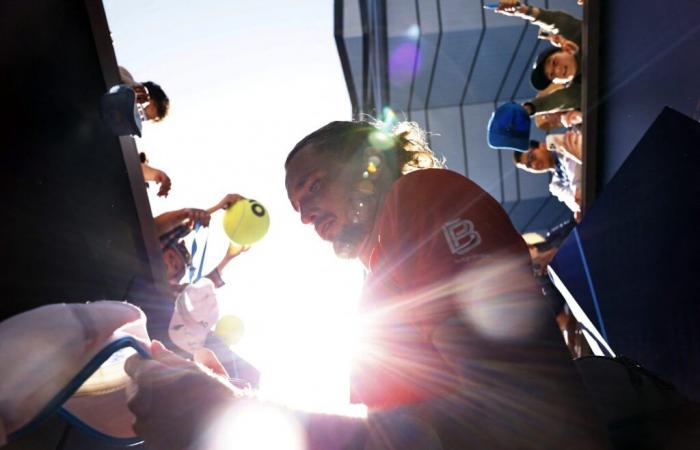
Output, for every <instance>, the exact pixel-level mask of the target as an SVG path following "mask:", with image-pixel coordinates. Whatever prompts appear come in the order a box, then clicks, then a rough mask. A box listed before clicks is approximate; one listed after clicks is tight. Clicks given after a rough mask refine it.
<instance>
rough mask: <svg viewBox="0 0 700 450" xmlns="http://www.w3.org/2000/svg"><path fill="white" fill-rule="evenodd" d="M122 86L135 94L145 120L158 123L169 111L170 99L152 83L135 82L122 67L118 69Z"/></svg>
mask: <svg viewBox="0 0 700 450" xmlns="http://www.w3.org/2000/svg"><path fill="white" fill-rule="evenodd" d="M119 76H120V78H121V82H122V84H127V85H129V86H131V87H132V88H133V89H134V92H136V102H137V103H138V104H139V105H141V107H142V108H143V112H144V115H145V117H146V120H150V121H153V122H160V121H161V120H163V119H164V118H165V117H166V116H167V115H168V112H169V111H170V99H169V98H168V96H167V95H166V94H165V92H164V91H163V89H162V88H161V87H160V86H159V85H158V84H156V83H154V82H152V81H145V82H137V81H134V77H133V76H132V75H131V74H130V73H129V71H128V70H126V69H125V68H123V67H121V66H120V67H119Z"/></svg>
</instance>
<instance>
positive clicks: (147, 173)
mask: <svg viewBox="0 0 700 450" xmlns="http://www.w3.org/2000/svg"><path fill="white" fill-rule="evenodd" d="M141 171H142V172H143V178H144V180H146V181H153V182H154V183H158V184H159V185H160V189H158V196H159V197H167V196H168V192H170V187H171V185H172V183H171V182H170V177H169V176H168V174H167V173H165V172H163V171H162V170H160V169H156V168H155V167H151V166H149V165H148V164H147V163H141Z"/></svg>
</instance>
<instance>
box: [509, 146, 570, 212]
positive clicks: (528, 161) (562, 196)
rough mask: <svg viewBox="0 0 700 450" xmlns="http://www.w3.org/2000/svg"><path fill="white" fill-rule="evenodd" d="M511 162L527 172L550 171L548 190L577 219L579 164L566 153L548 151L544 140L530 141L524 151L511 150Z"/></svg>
mask: <svg viewBox="0 0 700 450" xmlns="http://www.w3.org/2000/svg"><path fill="white" fill-rule="evenodd" d="M513 162H514V163H515V166H516V167H517V168H519V169H522V170H525V171H527V172H531V173H551V174H552V180H551V181H550V183H549V191H550V192H551V193H552V195H554V196H555V197H557V198H558V199H559V201H561V202H563V203H564V204H565V205H566V206H567V207H568V208H569V209H570V210H571V211H573V212H574V213H575V214H576V216H577V219H578V215H579V214H580V212H581V206H580V201H581V164H579V163H578V162H576V161H575V160H574V159H573V158H571V157H570V156H568V155H567V154H564V153H559V152H555V151H550V150H549V149H548V148H547V145H546V144H545V143H544V142H538V141H531V143H530V148H529V149H528V150H527V151H525V152H513Z"/></svg>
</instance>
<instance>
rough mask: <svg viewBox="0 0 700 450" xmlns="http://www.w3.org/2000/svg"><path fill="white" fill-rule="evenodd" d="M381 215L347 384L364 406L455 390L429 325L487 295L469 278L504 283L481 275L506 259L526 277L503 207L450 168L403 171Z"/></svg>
mask: <svg viewBox="0 0 700 450" xmlns="http://www.w3.org/2000/svg"><path fill="white" fill-rule="evenodd" d="M378 220H379V224H378V227H379V228H378V230H379V231H378V237H377V241H376V243H375V246H374V248H373V250H372V253H371V257H370V264H369V268H368V269H369V273H368V276H367V279H366V281H365V288H364V292H363V301H362V303H361V309H362V312H363V317H366V318H367V321H368V323H367V330H368V331H367V337H366V339H367V342H366V346H364V347H363V348H362V349H361V351H360V356H359V357H358V359H357V360H356V361H355V364H354V369H353V383H352V386H353V392H352V394H353V395H352V396H353V401H357V402H361V403H365V404H366V405H368V406H369V407H370V408H385V407H391V406H397V405H400V404H406V403H412V402H415V401H417V400H421V399H426V398H430V397H433V396H436V395H441V393H444V392H449V391H451V390H453V389H456V387H457V384H459V381H458V380H456V379H455V377H454V376H453V371H452V370H451V368H450V364H449V362H448V361H446V360H445V358H444V355H441V354H440V353H439V352H438V351H437V350H436V349H435V347H434V345H433V340H432V338H433V332H434V331H435V330H436V327H437V326H438V325H440V324H441V323H443V322H444V321H445V320H447V319H449V318H450V317H454V316H458V315H459V314H460V306H459V305H460V302H464V301H469V300H468V299H469V298H473V297H482V298H487V297H488V294H487V295H483V293H481V292H479V293H476V294H475V293H473V292H472V291H470V290H469V289H470V286H476V285H477V284H478V285H479V286H483V285H484V283H480V282H473V280H472V281H470V277H475V276H477V277H481V279H483V278H490V279H492V280H491V282H490V283H487V285H493V284H494V282H493V281H494V280H495V281H497V282H507V281H506V280H500V279H499V275H498V274H497V273H496V274H494V273H491V272H488V271H489V270H491V268H492V267H494V265H495V264H497V263H499V264H500V263H502V262H503V261H508V264H509V265H510V266H511V269H512V266H513V265H515V266H517V269H516V270H517V271H518V272H520V273H527V274H528V276H531V272H530V268H529V255H528V251H527V247H526V245H525V242H524V241H523V240H522V238H521V236H520V234H519V233H518V232H517V231H516V229H515V228H514V227H513V225H512V223H511V222H510V219H509V218H508V215H507V214H506V212H505V211H504V210H503V208H502V207H501V205H500V204H499V203H498V202H497V201H496V200H495V199H494V198H493V197H491V196H490V195H489V194H488V193H487V192H486V191H484V190H483V189H481V188H480V187H479V186H478V185H476V184H475V183H474V182H472V181H471V180H469V179H467V178H465V177H464V176H462V175H460V174H458V173H456V172H452V171H449V170H445V169H426V170H419V171H416V172H412V173H409V174H407V175H404V176H402V177H400V178H399V179H398V180H397V181H396V182H395V183H394V185H393V186H392V189H391V191H390V192H389V193H388V194H387V196H386V198H385V202H384V205H383V207H382V210H381V211H380V213H379V217H378ZM484 271H486V272H484ZM482 290H483V289H482ZM480 348H481V347H480Z"/></svg>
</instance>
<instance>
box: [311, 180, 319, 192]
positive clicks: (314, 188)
mask: <svg viewBox="0 0 700 450" xmlns="http://www.w3.org/2000/svg"><path fill="white" fill-rule="evenodd" d="M320 187H321V180H315V181H314V182H313V183H311V186H309V192H317V191H318V190H319V189H320Z"/></svg>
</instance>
